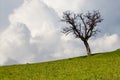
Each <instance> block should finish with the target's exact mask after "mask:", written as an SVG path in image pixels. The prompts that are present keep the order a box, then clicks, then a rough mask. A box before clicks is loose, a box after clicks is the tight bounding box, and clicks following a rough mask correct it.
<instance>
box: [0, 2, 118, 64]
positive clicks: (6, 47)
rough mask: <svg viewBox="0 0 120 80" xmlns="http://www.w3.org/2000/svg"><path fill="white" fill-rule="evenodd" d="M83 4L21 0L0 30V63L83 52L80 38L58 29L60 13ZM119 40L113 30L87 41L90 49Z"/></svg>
mask: <svg viewBox="0 0 120 80" xmlns="http://www.w3.org/2000/svg"><path fill="white" fill-rule="evenodd" d="M68 2H69V4H70V5H71V6H69V5H68ZM53 3H54V4H53ZM79 4H81V5H79ZM84 4H85V2H84V0H81V1H80V0H75V1H72V0H69V1H68V0H61V1H58V0H53V1H48V0H24V3H23V4H22V5H21V6H20V7H18V8H16V9H15V11H14V13H13V14H11V15H10V16H9V22H10V25H9V26H8V28H7V29H6V30H5V31H4V32H2V33H1V34H0V37H1V38H0V54H1V55H0V65H4V64H14V63H29V62H41V61H49V60H56V59H62V58H68V57H75V56H82V55H86V54H85V53H86V52H85V48H84V45H83V43H82V41H80V40H79V39H74V37H73V36H72V35H69V36H65V35H63V34H61V33H60V30H61V27H64V26H66V25H65V24H62V23H61V22H60V17H61V15H60V14H59V13H62V11H64V10H67V9H70V10H73V11H75V10H78V9H79V8H80V6H83V5H84ZM119 40H120V39H119V36H118V35H117V34H113V35H104V36H102V37H99V38H94V39H91V40H90V41H89V42H90V45H91V48H92V51H93V52H104V51H110V50H114V49H116V48H118V47H120V46H119V44H120V42H119ZM103 45H105V46H103ZM113 45H115V46H113Z"/></svg>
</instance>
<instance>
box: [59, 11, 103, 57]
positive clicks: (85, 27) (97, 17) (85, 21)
mask: <svg viewBox="0 0 120 80" xmlns="http://www.w3.org/2000/svg"><path fill="white" fill-rule="evenodd" d="M61 21H62V22H65V23H67V24H69V26H67V27H64V28H63V30H62V32H63V33H64V34H66V35H68V34H69V33H73V35H74V37H75V38H79V39H81V40H82V41H83V43H84V45H85V47H86V51H87V54H88V55H91V49H90V46H89V43H88V39H89V38H90V37H91V36H94V35H96V33H97V32H99V30H98V28H97V24H98V23H101V21H103V19H102V17H101V14H100V12H99V11H98V10H96V11H93V12H89V11H88V12H87V13H86V14H83V13H74V12H71V11H65V12H63V17H62V19H61Z"/></svg>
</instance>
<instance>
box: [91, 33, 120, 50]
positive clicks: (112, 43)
mask: <svg viewBox="0 0 120 80" xmlns="http://www.w3.org/2000/svg"><path fill="white" fill-rule="evenodd" d="M119 41H120V38H119V36H118V35H117V34H112V35H104V36H102V37H100V38H97V39H94V40H90V44H91V47H92V50H93V52H106V51H112V50H115V49H117V48H120V42H119Z"/></svg>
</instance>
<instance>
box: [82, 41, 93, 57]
mask: <svg viewBox="0 0 120 80" xmlns="http://www.w3.org/2000/svg"><path fill="white" fill-rule="evenodd" d="M83 42H84V45H85V47H86V51H87V55H88V56H89V55H91V50H90V46H89V44H88V42H87V41H83Z"/></svg>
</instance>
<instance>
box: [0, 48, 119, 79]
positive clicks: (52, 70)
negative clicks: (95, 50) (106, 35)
mask: <svg viewBox="0 0 120 80" xmlns="http://www.w3.org/2000/svg"><path fill="white" fill-rule="evenodd" d="M0 80H120V50H116V51H113V52H108V53H105V54H95V55H93V56H89V57H77V58H70V59H65V60H58V61H53V62H45V63H37V64H25V65H13V66H2V67H0Z"/></svg>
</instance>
